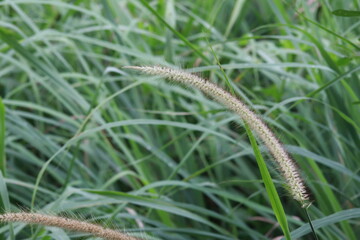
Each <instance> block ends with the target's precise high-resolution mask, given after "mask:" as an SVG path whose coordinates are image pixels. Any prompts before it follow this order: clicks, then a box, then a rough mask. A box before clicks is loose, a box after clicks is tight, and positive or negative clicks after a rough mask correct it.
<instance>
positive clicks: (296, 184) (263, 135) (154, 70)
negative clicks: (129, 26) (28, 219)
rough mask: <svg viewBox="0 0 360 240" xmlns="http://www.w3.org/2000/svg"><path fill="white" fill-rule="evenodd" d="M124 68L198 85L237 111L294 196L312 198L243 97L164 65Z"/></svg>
mask: <svg viewBox="0 0 360 240" xmlns="http://www.w3.org/2000/svg"><path fill="white" fill-rule="evenodd" d="M124 68H127V69H133V70H138V71H141V72H143V73H146V74H149V75H155V76H162V77H164V78H167V79H169V80H171V81H173V82H178V83H181V84H185V85H190V86H194V87H196V88H198V89H200V90H201V91H203V92H204V93H206V94H207V95H209V96H211V97H212V98H214V99H215V100H217V101H218V102H219V103H221V104H223V105H224V106H226V107H227V108H228V109H230V110H231V111H233V112H235V113H236V114H237V115H239V116H240V117H241V118H242V119H243V120H244V122H246V123H247V124H248V125H249V126H250V128H251V129H252V130H253V131H254V132H256V133H257V135H258V136H259V138H260V139H261V140H262V141H263V142H264V144H265V145H266V146H267V148H268V149H269V151H270V153H271V154H272V156H273V157H274V159H275V161H276V162H277V164H278V165H279V167H280V170H281V173H282V175H283V177H284V179H285V181H286V182H287V186H288V189H289V192H290V194H291V196H292V197H293V198H294V199H295V200H296V201H298V202H300V203H301V205H302V206H306V205H307V203H308V200H309V198H308V195H307V194H306V188H305V185H304V183H303V180H302V178H301V177H300V174H299V172H298V169H297V166H296V164H295V162H294V161H293V160H292V158H291V157H290V155H289V154H288V153H287V151H286V150H285V149H284V147H283V145H282V144H281V143H280V141H279V140H278V139H277V138H276V137H275V135H274V134H273V132H272V131H271V130H270V129H269V127H267V125H266V124H265V123H264V122H263V121H262V120H261V119H260V118H259V117H258V116H257V115H256V114H255V113H253V112H252V111H251V110H250V109H249V108H248V107H247V106H246V105H245V104H244V103H243V102H241V101H240V100H239V99H237V98H236V97H234V96H233V95H231V94H230V93H229V92H227V91H225V90H224V89H222V88H220V87H219V86H217V85H216V84H214V83H211V82H209V81H207V80H205V79H203V78H200V77H198V76H196V75H193V74H190V73H187V72H185V71H182V70H176V69H171V68H167V67H160V66H144V67H140V66H126V67H124Z"/></svg>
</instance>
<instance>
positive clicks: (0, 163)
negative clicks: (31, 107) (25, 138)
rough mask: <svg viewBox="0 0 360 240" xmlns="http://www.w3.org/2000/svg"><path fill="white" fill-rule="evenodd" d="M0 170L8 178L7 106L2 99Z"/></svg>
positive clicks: (0, 115)
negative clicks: (6, 156) (6, 155)
mask: <svg viewBox="0 0 360 240" xmlns="http://www.w3.org/2000/svg"><path fill="white" fill-rule="evenodd" d="M0 170H1V172H2V174H3V175H4V176H6V159H5V106H4V104H3V101H2V98H1V97H0Z"/></svg>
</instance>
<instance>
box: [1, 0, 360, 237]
mask: <svg viewBox="0 0 360 240" xmlns="http://www.w3.org/2000/svg"><path fill="white" fill-rule="evenodd" d="M338 9H345V10H356V11H358V10H359V4H358V2H357V1H355V0H354V1H352V0H348V1H316V2H314V3H311V4H310V1H296V2H293V1H287V2H285V1H278V0H266V1H241V0H229V1H216V0H207V1H200V0H197V1H175V0H170V1H164V0H154V1H142V0H134V1H126V0H121V1H112V0H104V1H41V0H27V1H23V0H13V1H3V2H0V38H1V40H0V94H1V97H2V101H3V104H4V107H5V108H6V115H5V114H3V112H4V111H3V110H1V109H3V108H2V107H1V105H0V112H1V114H0V123H1V124H0V130H1V131H0V153H1V149H2V147H1V146H2V145H3V143H4V144H5V145H4V150H5V155H6V169H5V168H4V167H2V171H3V173H4V172H6V175H4V174H3V175H4V176H3V177H2V178H1V179H0V193H1V199H2V204H3V205H2V208H5V209H6V210H7V211H10V210H11V211H19V210H21V209H33V210H36V211H42V212H50V213H52V214H54V213H63V212H67V213H71V214H75V215H78V216H81V218H84V219H88V220H90V221H95V222H101V223H102V224H105V225H107V224H108V225H109V226H113V227H115V228H119V229H124V228H125V229H126V230H127V231H128V232H132V233H135V235H137V236H148V237H150V236H152V237H154V238H158V239H174V240H182V239H184V240H185V239H269V238H275V237H279V236H282V235H283V231H282V230H281V228H280V227H279V225H278V223H277V218H276V215H275V213H274V211H273V210H272V208H271V203H270V202H269V198H268V197H267V193H266V190H265V188H264V187H263V181H262V178H261V174H260V171H259V168H258V166H257V162H256V159H255V156H254V153H253V148H252V146H251V143H250V142H249V139H248V137H247V133H246V130H245V128H244V126H243V125H242V123H241V122H240V121H239V120H238V118H237V117H236V116H234V115H233V114H232V113H230V112H228V111H226V110H225V109H223V107H222V106H220V105H218V104H217V103H215V102H213V101H212V100H211V99H209V98H207V97H206V96H204V95H203V94H201V93H200V92H199V91H198V90H195V89H184V88H182V87H180V86H176V85H172V84H169V83H166V82H161V83H159V82H158V81H155V78H156V77H146V76H139V75H136V74H130V73H128V72H125V71H123V70H122V68H121V67H122V66H126V65H165V66H170V67H176V66H178V67H181V68H186V69H188V70H189V71H190V72H196V73H197V74H200V75H202V76H203V77H204V78H208V79H211V81H213V82H216V83H217V84H218V85H220V86H222V87H224V88H228V89H230V87H231V88H232V89H233V92H234V94H235V95H237V96H239V97H240V98H241V99H242V100H243V101H244V102H245V103H247V104H248V105H249V106H251V107H252V109H253V110H254V111H255V112H256V113H258V114H259V115H261V116H262V117H263V119H264V120H265V121H266V123H267V125H269V126H270V128H272V129H273V130H274V131H275V132H276V133H277V135H278V136H279V137H280V140H281V141H282V142H284V143H285V144H286V149H287V150H288V151H289V152H290V153H291V154H292V155H293V156H294V158H295V160H296V162H297V163H298V165H299V168H300V169H301V171H302V174H303V177H304V178H305V182H306V184H307V185H308V190H309V194H310V198H311V200H312V201H313V203H312V205H311V207H310V208H309V209H308V211H309V215H310V217H311V218H312V219H313V224H314V228H315V229H316V231H317V233H318V236H319V238H320V239H330V240H331V239H334V240H335V239H336V240H337V239H356V236H358V235H359V234H360V232H359V229H358V227H357V226H358V225H359V220H358V219H359V217H360V213H359V207H360V201H359V191H358V187H357V186H358V184H359V181H360V177H359V170H360V163H359V161H358V158H359V156H360V152H359V147H358V146H360V138H359V136H360V135H359V133H360V124H359V123H360V111H359V107H360V105H359V102H360V100H359V96H360V90H359V88H358V85H359V57H358V56H357V55H358V54H357V52H358V51H359V47H358V46H359V39H358V36H359V28H358V26H359V20H358V18H356V17H344V16H339V14H333V12H334V11H336V10H338ZM335 13H337V12H335ZM340 15H341V14H340ZM211 49H213V52H212V50H211ZM214 53H215V54H214ZM215 56H217V57H218V61H217V59H216V58H215ZM218 62H219V63H220V64H221V66H222V68H223V71H224V73H225V74H226V75H227V76H228V77H229V84H230V86H229V85H228V84H227V81H226V79H225V77H224V75H223V74H222V72H221V70H220V69H219V66H218ZM2 119H5V125H6V132H5V131H4V127H1V126H4V125H3V120H2ZM260 151H261V154H262V156H263V157H264V159H265V162H266V164H267V167H268V168H269V169H270V173H271V176H272V179H273V181H274V184H275V187H276V189H277V190H278V193H279V195H280V200H281V203H282V205H283V207H284V211H285V213H286V220H287V222H288V227H289V229H290V232H291V236H292V239H297V238H300V239H311V238H312V235H311V234H310V226H309V225H308V224H307V223H306V222H307V218H306V214H305V213H304V211H303V209H302V208H301V207H300V206H298V204H297V203H296V202H294V201H292V200H291V198H289V197H288V196H286V195H287V193H286V191H282V190H281V189H282V188H281V185H283V184H284V182H283V179H282V178H281V177H280V176H278V174H277V171H276V169H275V168H276V166H275V165H273V164H272V163H271V161H269V158H270V156H269V155H268V154H267V152H266V149H265V148H263V147H262V146H260ZM4 159H5V158H4V155H1V154H0V160H2V161H1V163H2V164H1V166H4V165H3V163H5V160H4ZM5 170H6V171H5ZM7 199H8V200H7ZM11 229H13V231H12V230H11ZM0 234H2V235H3V236H12V235H13V239H18V238H19V239H20V238H21V239H22V238H26V239H44V238H45V239H46V238H54V239H80V238H81V237H83V236H84V235H83V234H80V233H70V232H65V231H63V230H59V229H55V228H49V227H32V228H31V227H27V226H25V225H23V224H13V228H11V226H10V225H2V226H1V228H0Z"/></svg>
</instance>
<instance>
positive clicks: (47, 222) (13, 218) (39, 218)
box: [0, 212, 141, 240]
mask: <svg viewBox="0 0 360 240" xmlns="http://www.w3.org/2000/svg"><path fill="white" fill-rule="evenodd" d="M0 222H23V223H28V224H39V225H44V226H52V227H59V228H62V229H66V230H69V231H74V232H83V233H89V234H91V235H93V236H96V237H100V238H103V239H107V240H141V239H139V238H135V237H132V236H129V235H127V234H125V233H121V232H118V231H115V230H112V229H108V228H103V227H101V226H99V225H96V224H92V223H88V222H83V221H79V220H74V219H70V218H64V217H58V216H51V215H45V214H39V213H26V212H20V213H4V214H1V215H0Z"/></svg>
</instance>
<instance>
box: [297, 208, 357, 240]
mask: <svg viewBox="0 0 360 240" xmlns="http://www.w3.org/2000/svg"><path fill="white" fill-rule="evenodd" d="M356 218H360V208H353V209H348V210H343V211H339V212H337V213H334V214H331V215H329V216H326V217H323V218H321V219H317V220H314V221H313V222H312V223H313V225H314V228H315V230H316V229H320V228H323V227H327V226H329V225H331V224H335V223H339V222H342V221H347V220H351V219H356ZM310 232H311V227H310V225H309V224H305V225H304V226H301V227H300V228H298V229H296V230H294V231H292V232H291V236H292V237H293V238H301V237H303V236H305V235H306V234H308V233H310Z"/></svg>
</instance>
